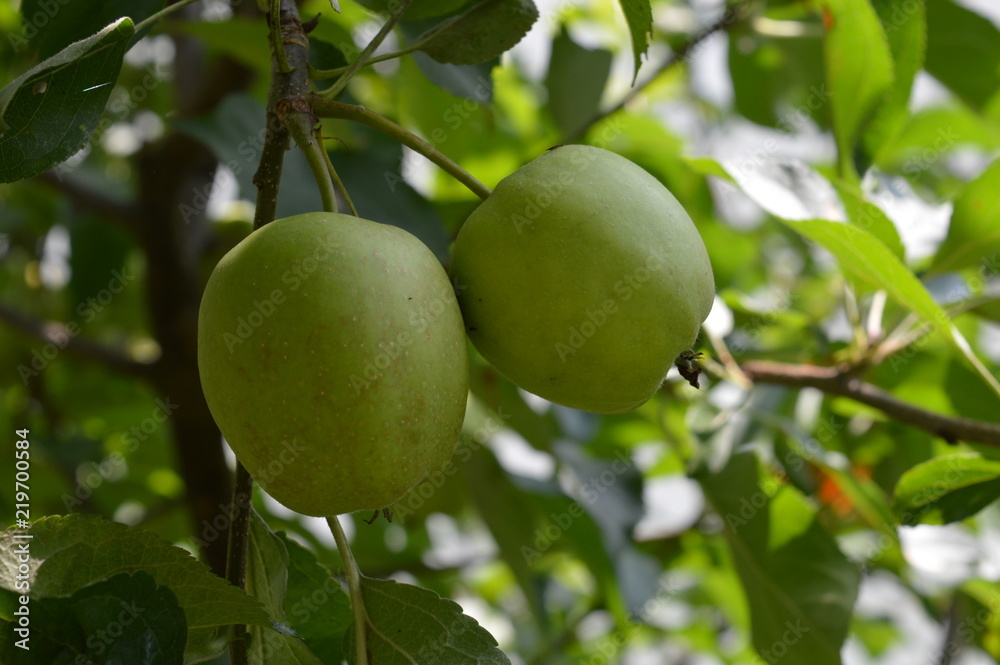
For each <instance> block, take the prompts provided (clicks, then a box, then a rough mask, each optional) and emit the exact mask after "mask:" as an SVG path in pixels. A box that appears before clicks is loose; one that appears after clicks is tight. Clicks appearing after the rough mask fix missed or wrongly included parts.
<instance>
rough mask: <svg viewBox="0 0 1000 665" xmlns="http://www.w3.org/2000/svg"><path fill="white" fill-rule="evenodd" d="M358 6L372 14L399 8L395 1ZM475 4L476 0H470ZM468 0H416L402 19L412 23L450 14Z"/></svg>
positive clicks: (362, 0)
mask: <svg viewBox="0 0 1000 665" xmlns="http://www.w3.org/2000/svg"><path fill="white" fill-rule="evenodd" d="M356 1H357V3H358V4H359V5H362V6H363V7H367V8H368V9H370V10H372V11H373V12H379V13H385V12H393V11H395V10H396V9H398V8H399V5H398V2H397V0H356ZM472 1H473V2H477V1H478V0H472ZM468 2H469V0H417V2H414V3H412V4H410V6H409V7H407V8H406V11H405V12H403V19H404V20H407V21H413V20H417V19H424V18H431V17H434V16H442V15H444V14H450V13H451V12H453V11H455V10H456V9H458V8H460V7H461V6H462V5H465V4H466V3H468Z"/></svg>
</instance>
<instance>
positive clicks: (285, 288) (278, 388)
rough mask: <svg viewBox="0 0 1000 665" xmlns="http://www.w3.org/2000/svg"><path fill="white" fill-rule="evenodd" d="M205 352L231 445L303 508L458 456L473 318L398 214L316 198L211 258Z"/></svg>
mask: <svg viewBox="0 0 1000 665" xmlns="http://www.w3.org/2000/svg"><path fill="white" fill-rule="evenodd" d="M198 367H199V371H200V373H201V383H202V388H203V390H204V393H205V398H206V400H207V401H208V406H209V409H210V410H211V412H212V416H213V417H214V418H215V421H216V423H217V424H218V425H219V429H220V430H221V431H222V434H223V435H224V436H225V437H226V440H227V441H228V442H229V445H230V446H232V448H233V451H234V452H235V453H236V455H237V457H238V458H239V459H240V461H241V462H242V463H243V465H244V466H245V467H246V468H247V470H248V471H249V472H250V475H251V476H253V478H254V480H256V481H257V483H259V484H260V486H261V487H262V488H263V489H265V490H266V491H267V492H268V493H269V494H270V495H271V496H273V497H274V498H275V499H277V500H278V501H279V502H281V503H282V504H284V505H285V506H287V507H288V508H291V509H292V510H295V511H297V512H300V513H303V514H306V515H317V516H331V515H337V514H341V513H348V512H353V511H356V510H362V509H377V508H383V507H385V506H388V505H389V504H391V503H392V502H393V501H395V500H397V499H399V498H400V497H401V496H402V495H403V494H404V493H405V492H406V491H407V490H408V489H410V488H411V487H413V486H414V485H416V484H417V483H418V482H419V481H420V480H422V479H423V478H424V477H425V476H426V475H427V474H429V473H431V472H432V471H434V470H436V469H438V468H440V467H441V466H442V465H444V464H445V463H446V462H447V461H448V460H449V459H450V457H451V455H452V453H453V452H454V449H455V445H456V443H457V441H458V436H459V432H460V430H461V427H462V420H463V418H464V414H465V407H466V401H467V397H468V381H469V365H468V357H467V347H466V339H465V329H464V325H463V323H462V317H461V313H460V311H459V308H458V304H457V302H456V299H455V294H454V290H453V288H452V286H451V283H450V282H449V280H448V276H447V275H446V273H445V271H444V269H443V268H442V266H441V264H440V263H439V262H438V260H437V258H436V257H435V256H434V255H433V253H432V252H431V251H430V250H429V249H428V248H427V247H426V246H425V245H424V244H423V243H421V242H420V241H419V240H418V239H417V238H415V237H414V236H412V235H410V234H409V233H407V232H406V231H403V230H402V229H399V228H396V227H394V226H388V225H385V224H379V223H376V222H371V221H367V220H363V219H358V218H356V217H351V216H348V215H341V214H335V213H308V214H304V215H298V216H295V217H289V218H286V219H282V220H278V221H275V222H272V223H271V224H268V225H266V226H264V227H262V228H261V229H259V230H257V231H254V232H253V233H252V234H251V235H250V236H248V237H247V238H246V239H244V240H243V241H242V242H240V244H239V245H237V246H236V247H235V248H233V249H232V251H230V252H229V253H228V254H227V255H226V256H225V257H223V259H222V260H221V261H220V262H219V264H218V265H217V266H216V268H215V270H214V271H213V272H212V275H211V277H210V278H209V281H208V284H207V286H206V288H205V294H204V296H203V299H202V302H201V310H200V313H199V320H198Z"/></svg>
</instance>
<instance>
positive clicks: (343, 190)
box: [313, 125, 358, 217]
mask: <svg viewBox="0 0 1000 665" xmlns="http://www.w3.org/2000/svg"><path fill="white" fill-rule="evenodd" d="M313 133H314V134H315V136H316V142H317V143H318V144H319V146H320V152H322V154H323V161H325V162H326V169H327V171H329V172H330V177H331V178H333V184H334V185H335V186H336V187H337V191H338V192H340V195H341V196H343V197H344V202H345V203H347V209H348V210H350V211H351V214H352V215H354V216H355V217H358V209H357V208H355V207H354V201H353V200H352V199H351V195H350V194H349V193H348V192H347V187H345V186H344V181H343V180H341V179H340V175H339V174H338V173H337V169H336V168H335V167H334V165H333V162H332V161H330V153H329V152H328V151H327V149H326V146H325V145H323V128H322V127H320V126H319V125H316V129H315V130H314V132H313Z"/></svg>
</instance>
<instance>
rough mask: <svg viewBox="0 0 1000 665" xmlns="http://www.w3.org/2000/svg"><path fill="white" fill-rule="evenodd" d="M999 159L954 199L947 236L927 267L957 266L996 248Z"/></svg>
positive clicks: (999, 207)
mask: <svg viewBox="0 0 1000 665" xmlns="http://www.w3.org/2000/svg"><path fill="white" fill-rule="evenodd" d="M998 220H1000V159H996V160H994V161H993V163H992V164H990V165H989V166H988V167H987V168H986V170H985V171H983V172H982V173H981V174H980V175H979V177H978V178H976V179H975V180H973V181H972V182H970V183H969V184H968V185H967V186H966V187H965V190H964V191H963V192H962V193H961V195H959V197H958V200H957V201H955V210H954V211H953V212H952V214H951V224H950V225H949V226H948V236H947V237H946V238H945V240H944V242H943V243H942V244H941V247H940V248H939V249H938V253H937V256H936V257H934V264H933V266H932V268H931V271H932V272H934V273H943V272H948V271H951V270H961V269H962V268H966V267H968V266H971V265H975V264H976V263H978V262H979V261H980V260H981V259H982V258H983V257H986V256H990V255H993V254H996V253H997V252H1000V223H998Z"/></svg>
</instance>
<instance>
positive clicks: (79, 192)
mask: <svg viewBox="0 0 1000 665" xmlns="http://www.w3.org/2000/svg"><path fill="white" fill-rule="evenodd" d="M35 180H36V181H38V182H40V183H43V184H45V185H47V186H48V187H52V188H53V189H57V190H59V191H60V192H62V193H63V194H65V195H66V197H67V198H68V199H69V200H70V201H72V202H73V203H74V204H76V205H77V206H79V207H80V208H82V209H84V210H87V211H88V212H92V213H96V214H97V215H100V216H101V217H106V218H108V219H113V220H114V221H116V222H118V223H120V224H122V225H123V226H124V227H126V228H128V229H130V230H134V229H135V227H136V226H138V225H139V223H140V222H139V213H138V209H137V208H136V206H135V205H134V204H132V203H124V202H122V201H117V200H115V199H113V198H111V197H110V196H107V195H105V194H102V193H101V192H99V191H97V190H96V189H93V188H91V187H88V186H86V185H84V184H83V183H81V182H79V180H78V179H76V178H72V177H70V176H65V175H64V176H62V177H60V176H58V175H56V174H55V172H54V171H47V172H45V173H42V174H40V175H38V176H37V177H36V178H35Z"/></svg>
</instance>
